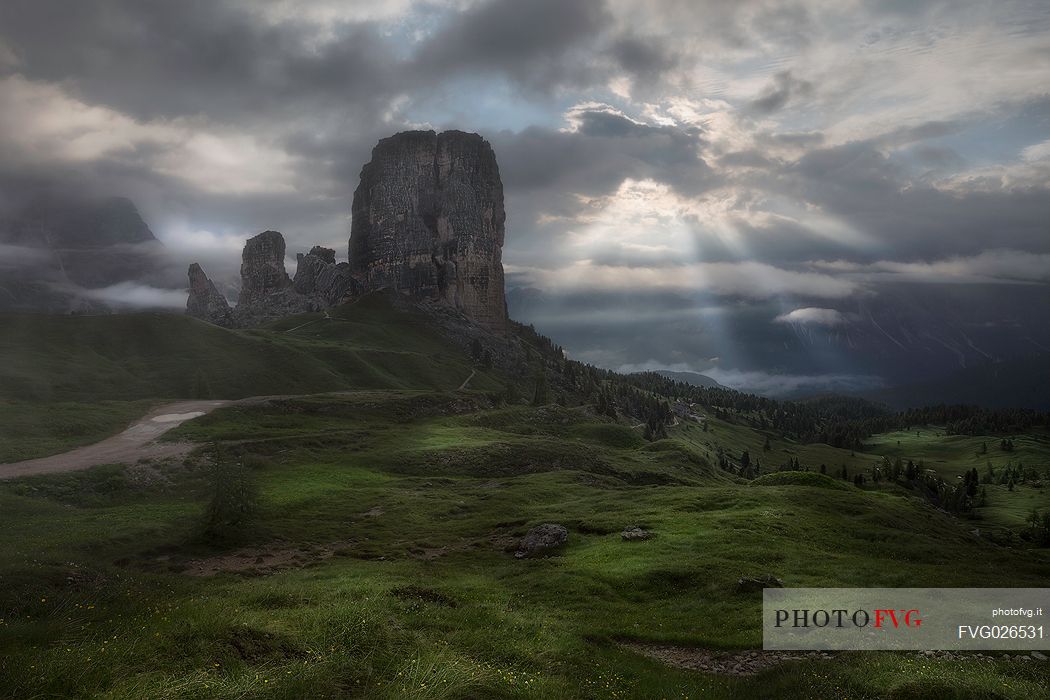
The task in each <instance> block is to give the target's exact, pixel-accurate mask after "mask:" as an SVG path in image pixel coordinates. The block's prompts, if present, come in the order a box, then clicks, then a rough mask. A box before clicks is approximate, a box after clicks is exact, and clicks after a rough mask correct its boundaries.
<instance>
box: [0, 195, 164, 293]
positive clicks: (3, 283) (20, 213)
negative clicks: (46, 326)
mask: <svg viewBox="0 0 1050 700" xmlns="http://www.w3.org/2000/svg"><path fill="white" fill-rule="evenodd" d="M163 250H164V247H163V245H162V244H161V243H160V241H158V240H157V238H156V237H155V236H154V235H153V232H152V231H151V230H150V228H149V226H148V225H146V222H145V221H144V220H143V219H142V216H141V215H140V214H139V211H138V209H137V208H136V207H135V205H134V204H133V203H132V202H131V200H129V199H125V198H123V197H113V198H108V199H88V198H78V197H67V196H62V195H54V194H51V195H45V196H39V197H37V198H35V199H33V200H31V201H30V202H29V203H28V204H26V205H24V206H22V207H20V208H18V209H16V210H15V211H13V212H10V213H8V214H7V215H6V216H3V217H2V218H0V273H2V274H0V311H34V312H50V313H65V312H70V311H105V310H106V309H107V307H106V305H105V304H104V303H102V302H100V301H97V300H95V299H92V298H91V295H89V294H85V293H84V291H85V290H96V289H104V288H106V287H109V286H112V285H115V284H120V283H122V282H131V281H138V280H142V279H147V278H155V277H156V276H158V275H159V273H160V271H161V268H162V265H161V256H162V255H163Z"/></svg>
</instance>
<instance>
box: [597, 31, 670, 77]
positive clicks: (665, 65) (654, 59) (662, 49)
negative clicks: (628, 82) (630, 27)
mask: <svg viewBox="0 0 1050 700" xmlns="http://www.w3.org/2000/svg"><path fill="white" fill-rule="evenodd" d="M662 41H663V40H661V39H656V38H649V39H642V38H640V37H633V36H624V37H621V38H620V39H617V40H616V41H615V42H613V44H612V46H611V47H610V49H609V54H610V55H611V56H612V57H613V58H614V59H615V61H616V63H617V64H618V65H619V66H620V67H621V68H623V70H625V71H627V72H628V73H630V74H631V75H634V76H637V77H640V78H654V77H659V76H661V75H662V74H664V73H666V72H667V71H670V70H673V69H674V68H675V66H676V65H677V64H678V56H677V55H675V53H674V52H673V51H671V50H670V49H669V48H668V46H667V45H666V44H665V43H662Z"/></svg>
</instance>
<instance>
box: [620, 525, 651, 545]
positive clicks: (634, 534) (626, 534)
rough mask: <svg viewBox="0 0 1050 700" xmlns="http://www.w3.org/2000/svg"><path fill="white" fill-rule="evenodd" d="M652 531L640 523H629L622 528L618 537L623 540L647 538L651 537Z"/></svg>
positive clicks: (632, 540) (631, 540)
mask: <svg viewBox="0 0 1050 700" xmlns="http://www.w3.org/2000/svg"><path fill="white" fill-rule="evenodd" d="M652 537H653V533H651V532H649V531H648V530H646V529H644V528H642V527H641V526H640V525H630V526H628V527H626V528H624V530H623V532H621V533H620V538H621V539H623V540H624V541H625V542H634V541H636V540H649V539H652Z"/></svg>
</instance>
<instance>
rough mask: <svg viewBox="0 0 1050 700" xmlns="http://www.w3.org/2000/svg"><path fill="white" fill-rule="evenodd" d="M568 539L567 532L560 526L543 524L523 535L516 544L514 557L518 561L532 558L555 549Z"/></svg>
mask: <svg viewBox="0 0 1050 700" xmlns="http://www.w3.org/2000/svg"><path fill="white" fill-rule="evenodd" d="M568 539H569V531H568V530H567V529H565V527H563V526H562V525H555V524H552V523H544V524H543V525H537V526H536V527H534V528H532V529H531V530H529V531H528V532H527V533H525V537H523V538H521V542H519V543H518V551H517V552H515V553H514V556H515V557H517V558H518V559H523V558H525V557H534V556H537V555H539V554H544V553H546V552H549V551H550V550H552V549H556V548H558V547H560V546H562V545H563V544H565V542H566V540H568Z"/></svg>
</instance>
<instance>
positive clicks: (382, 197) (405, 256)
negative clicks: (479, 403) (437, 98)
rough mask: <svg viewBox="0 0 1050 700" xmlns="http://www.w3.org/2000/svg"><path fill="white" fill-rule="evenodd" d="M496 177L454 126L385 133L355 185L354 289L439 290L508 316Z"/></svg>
mask: <svg viewBox="0 0 1050 700" xmlns="http://www.w3.org/2000/svg"><path fill="white" fill-rule="evenodd" d="M505 219H506V214H505V212H504V209H503V183H502V181H501V180H500V175H499V167H498V166H497V165H496V156H495V154H494V153H493V152H492V147H491V146H490V145H489V143H488V142H487V141H485V140H484V139H483V138H481V137H480V136H478V135H477V134H467V133H464V132H461V131H446V132H443V133H441V134H435V133H434V132H433V131H408V132H404V133H400V134H397V135H395V136H391V137H390V138H386V139H383V140H382V141H380V142H379V144H378V145H377V146H376V147H375V148H374V149H373V151H372V160H371V162H369V163H368V164H367V165H365V167H364V168H363V169H362V171H361V183H360V184H359V185H358V187H357V190H356V191H355V192H354V202H353V223H352V226H351V232H350V250H349V257H350V272H351V274H352V275H353V278H354V281H355V282H356V283H357V284H358V285H359V287H360V289H361V290H362V291H370V290H374V289H384V288H389V289H394V290H398V291H401V292H405V293H408V294H410V295H413V296H416V297H420V298H425V299H437V300H440V301H442V302H444V303H445V304H447V305H449V306H451V307H454V308H456V309H459V310H460V311H462V312H463V313H464V314H466V315H467V316H469V317H470V318H471V319H473V320H474V321H476V322H478V323H480V324H482V325H484V326H486V327H489V328H499V327H502V326H504V325H505V324H506V322H507V305H506V300H505V298H504V286H503V263H502V246H503V236H504V221H505Z"/></svg>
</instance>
